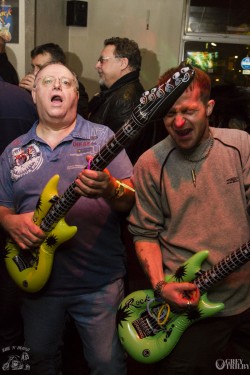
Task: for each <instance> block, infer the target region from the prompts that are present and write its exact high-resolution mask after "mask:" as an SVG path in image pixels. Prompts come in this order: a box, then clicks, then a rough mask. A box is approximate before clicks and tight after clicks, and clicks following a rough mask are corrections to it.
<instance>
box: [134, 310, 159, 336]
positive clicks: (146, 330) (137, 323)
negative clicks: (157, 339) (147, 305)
mask: <svg viewBox="0 0 250 375" xmlns="http://www.w3.org/2000/svg"><path fill="white" fill-rule="evenodd" d="M158 312H159V308H158V307H157V308H154V309H153V314H155V316H157V314H158ZM132 325H133V327H134V329H135V330H136V332H137V334H138V336H139V338H140V339H144V338H145V337H149V336H155V335H156V334H157V333H158V332H159V331H163V330H164V329H163V328H162V326H159V324H158V323H157V321H156V319H155V318H154V317H153V316H152V315H149V313H148V312H147V311H144V313H143V314H142V315H141V316H140V318H138V319H136V320H134V321H133V323H132Z"/></svg>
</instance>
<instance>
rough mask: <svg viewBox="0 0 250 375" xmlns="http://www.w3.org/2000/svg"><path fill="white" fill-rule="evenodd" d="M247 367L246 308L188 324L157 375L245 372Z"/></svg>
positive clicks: (249, 327)
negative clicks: (232, 314)
mask: <svg viewBox="0 0 250 375" xmlns="http://www.w3.org/2000/svg"><path fill="white" fill-rule="evenodd" d="M249 369H250V309H248V310H246V311H245V312H244V313H242V314H239V315H236V316H231V317H224V318H223V317H218V318H208V319H205V320H202V321H200V322H198V323H196V324H194V325H193V326H190V327H189V328H188V329H187V330H186V331H185V332H184V334H183V335H182V337H181V338H180V340H179V342H178V344H177V345H176V347H175V348H174V350H173V351H172V352H171V353H170V354H169V356H168V357H166V358H165V359H163V360H162V361H161V362H159V363H158V364H157V365H156V370H157V371H156V373H157V375H181V374H185V375H212V374H213V375H214V374H218V375H222V374H223V375H224V374H227V375H229V374H245V375H246V374H247V373H249Z"/></svg>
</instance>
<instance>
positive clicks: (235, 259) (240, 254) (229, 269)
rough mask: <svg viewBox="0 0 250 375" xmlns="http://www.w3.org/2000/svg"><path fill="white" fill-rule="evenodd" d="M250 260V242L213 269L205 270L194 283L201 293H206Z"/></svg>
mask: <svg viewBox="0 0 250 375" xmlns="http://www.w3.org/2000/svg"><path fill="white" fill-rule="evenodd" d="M249 260H250V242H248V243H246V244H244V245H242V246H241V247H240V248H239V249H237V250H235V251H233V252H232V253H231V254H229V255H228V256H227V257H225V258H223V259H222V260H221V261H220V262H219V263H217V264H216V265H214V266H213V267H212V268H211V269H209V270H207V271H204V272H202V273H201V275H199V276H198V277H197V278H196V279H195V280H194V284H195V285H196V286H197V287H198V288H199V290H200V293H201V294H203V293H205V292H206V291H207V290H208V289H210V288H211V287H212V286H214V285H215V284H217V283H218V282H219V281H221V280H223V279H224V278H225V277H227V276H229V275H230V274H231V273H233V272H234V271H236V270H237V269H238V268H240V267H241V266H242V265H243V264H245V263H247V262H248V261H249Z"/></svg>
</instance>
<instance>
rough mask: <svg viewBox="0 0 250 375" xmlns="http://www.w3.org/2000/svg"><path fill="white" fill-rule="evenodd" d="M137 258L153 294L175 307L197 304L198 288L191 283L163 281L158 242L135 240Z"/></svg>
mask: <svg viewBox="0 0 250 375" xmlns="http://www.w3.org/2000/svg"><path fill="white" fill-rule="evenodd" d="M135 249H136V253H137V256H138V259H139V261H140V263H141V265H142V267H143V269H144V271H145V272H146V274H147V276H148V278H149V280H150V282H151V285H152V288H153V289H154V293H155V296H156V297H157V298H159V297H160V298H161V299H163V300H165V301H166V302H167V303H169V304H170V305H171V306H173V307H175V308H185V309H186V308H187V307H189V306H190V305H197V304H198V301H199V290H198V288H197V287H196V286H195V285H194V284H191V283H178V282H170V283H167V282H165V277H164V271H163V263H162V255H161V249H160V246H159V244H158V243H154V242H152V243H151V242H139V241H138V242H136V243H135Z"/></svg>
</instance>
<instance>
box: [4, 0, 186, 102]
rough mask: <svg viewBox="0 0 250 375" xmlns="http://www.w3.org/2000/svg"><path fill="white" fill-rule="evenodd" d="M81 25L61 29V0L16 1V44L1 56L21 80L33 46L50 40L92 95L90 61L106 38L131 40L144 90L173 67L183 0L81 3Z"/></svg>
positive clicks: (63, 20)
mask: <svg viewBox="0 0 250 375" xmlns="http://www.w3.org/2000/svg"><path fill="white" fill-rule="evenodd" d="M87 1H88V24H87V27H78V26H66V5H67V0H19V7H20V9H19V13H20V23H19V36H20V42H19V44H16V45H15V44H9V45H8V47H7V52H8V55H9V58H10V60H11V62H12V63H13V65H14V66H15V67H16V68H17V71H18V74H19V77H20V78H22V77H23V76H24V74H25V73H26V72H28V71H29V69H30V51H31V49H32V48H33V47H34V46H35V45H39V44H43V43H47V42H54V43H58V44H59V45H61V47H62V48H63V49H64V50H65V51H66V52H67V53H66V55H67V61H68V63H69V65H70V66H71V67H72V69H73V70H75V72H76V73H77V75H78V77H79V79H80V81H81V82H82V83H83V84H84V85H85V87H86V89H87V91H88V93H89V96H90V97H92V96H93V95H94V94H95V92H96V91H98V89H99V85H98V75H97V72H96V70H95V64H96V61H97V59H98V57H99V55H100V52H101V50H102V48H103V41H104V39H106V38H109V37H111V36H121V37H125V36H126V37H128V38H131V39H134V40H135V41H136V42H137V43H138V44H139V47H140V49H141V52H142V70H141V81H142V83H143V85H144V87H145V89H148V88H150V87H152V86H154V85H155V84H156V82H157V79H158V77H159V76H160V75H161V74H162V73H163V72H164V71H165V70H166V69H167V68H169V67H171V66H173V65H176V64H178V62H179V49H180V42H181V29H182V22H183V9H184V4H185V0H138V1H135V0H126V1H125V0H87Z"/></svg>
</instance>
